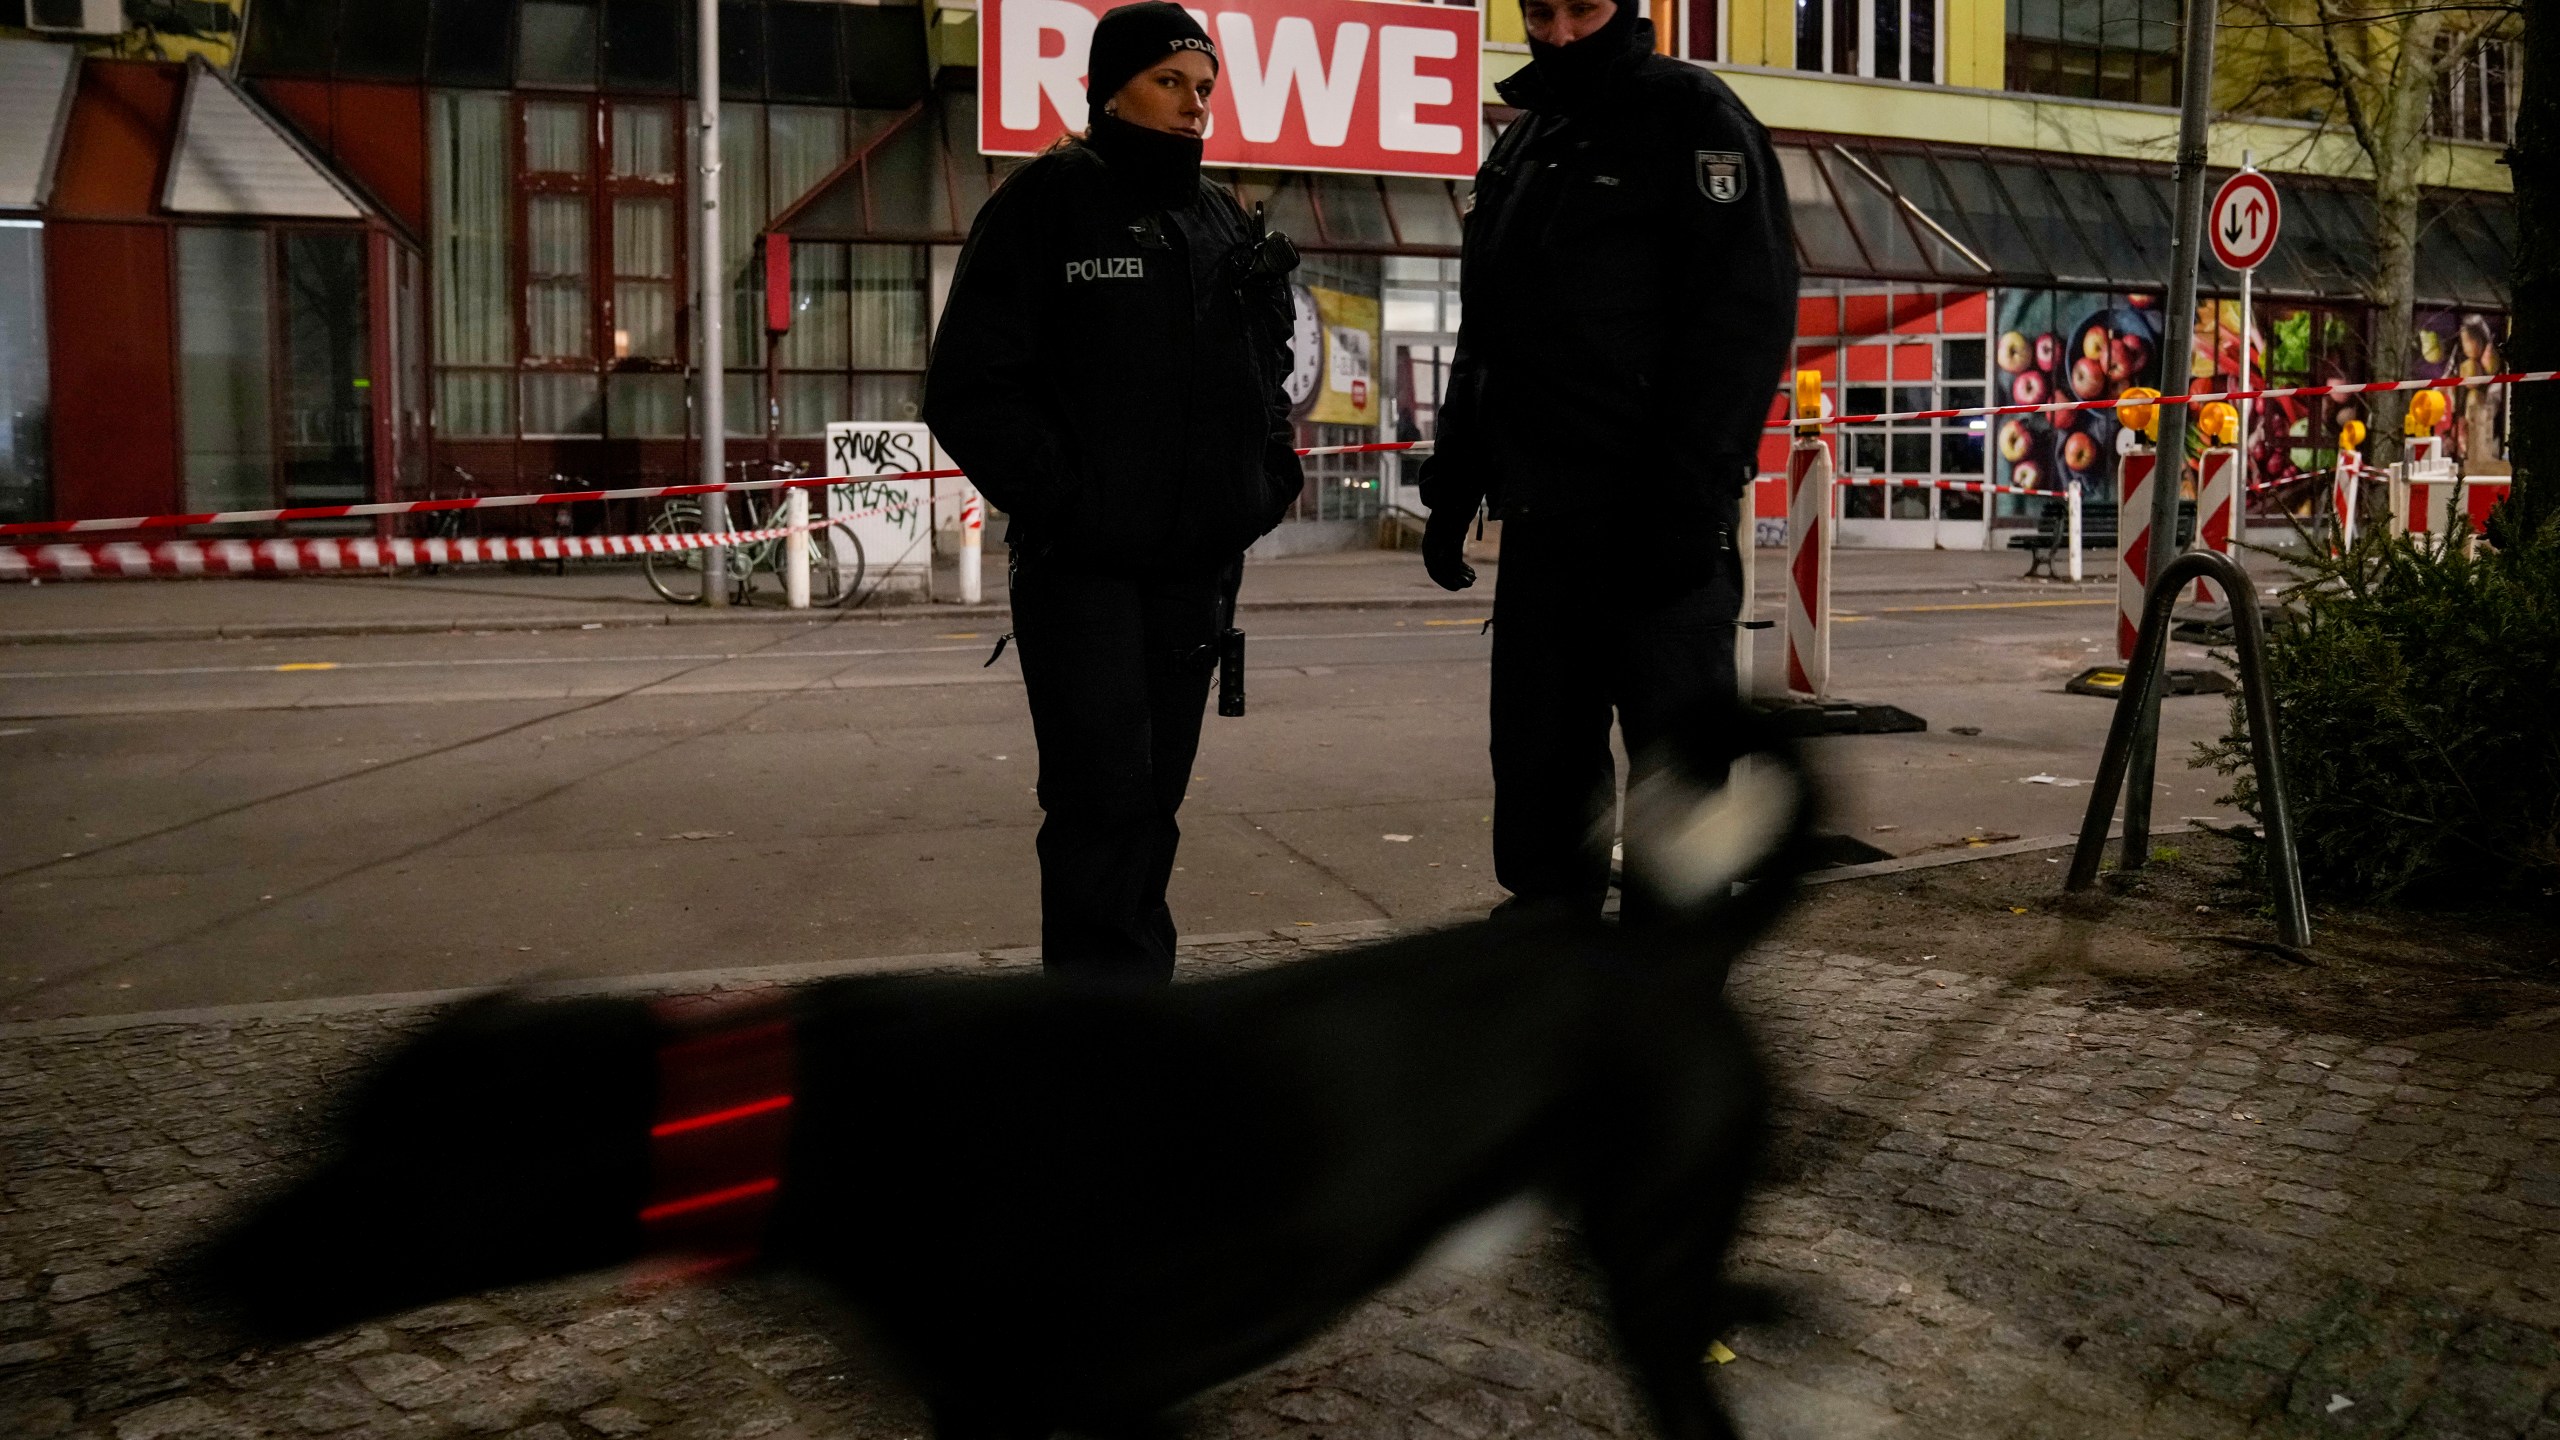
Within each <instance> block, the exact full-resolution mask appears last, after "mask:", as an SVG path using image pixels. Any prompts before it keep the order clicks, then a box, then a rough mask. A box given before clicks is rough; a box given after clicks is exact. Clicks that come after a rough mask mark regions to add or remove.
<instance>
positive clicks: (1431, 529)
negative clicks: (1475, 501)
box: [1422, 505, 1476, 590]
mask: <svg viewBox="0 0 2560 1440" xmlns="http://www.w3.org/2000/svg"><path fill="white" fill-rule="evenodd" d="M1475 518H1476V507H1475V506H1473V505H1470V506H1468V507H1467V508H1465V509H1463V510H1461V509H1459V508H1458V507H1457V506H1455V505H1443V506H1441V507H1439V508H1438V509H1436V510H1434V511H1432V512H1431V518H1430V519H1429V520H1427V521H1425V522H1423V526H1422V568H1423V569H1424V570H1425V571H1427V572H1428V573H1429V574H1430V576H1431V581H1432V583H1433V584H1435V585H1438V586H1439V587H1440V588H1441V589H1443V590H1464V589H1466V588H1467V587H1468V586H1470V585H1473V584H1474V583H1476V571H1475V567H1474V566H1472V565H1469V564H1468V563H1467V526H1468V525H1469V524H1470V523H1471V522H1473V521H1474V519H1475Z"/></svg>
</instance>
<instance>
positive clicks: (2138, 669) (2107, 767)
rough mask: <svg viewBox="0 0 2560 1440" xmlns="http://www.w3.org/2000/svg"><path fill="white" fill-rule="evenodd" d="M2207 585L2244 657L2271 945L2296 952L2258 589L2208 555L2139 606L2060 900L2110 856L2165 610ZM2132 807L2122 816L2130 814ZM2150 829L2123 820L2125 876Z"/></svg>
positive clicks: (2176, 570)
mask: <svg viewBox="0 0 2560 1440" xmlns="http://www.w3.org/2000/svg"><path fill="white" fill-rule="evenodd" d="M2196 580H2211V581H2212V582H2213V583H2214V585H2215V587H2216V588H2218V589H2219V590H2221V591H2222V598H2223V599H2224V600H2225V601H2227V602H2228V603H2229V604H2230V606H2231V634H2232V640H2233V642H2234V645H2235V646H2236V648H2237V649H2238V651H2239V655H2240V694H2241V699H2242V702H2243V703H2244V704H2245V705H2246V706H2247V707H2248V714H2249V755H2250V762H2251V764H2252V765H2253V766H2254V768H2255V769H2256V770H2257V772H2258V804H2259V807H2260V810H2261V812H2262V813H2263V815H2264V820H2265V823H2264V828H2265V830H2266V836H2267V850H2268V862H2267V863H2268V870H2269V874H2270V878H2271V879H2272V880H2273V882H2274V886H2275V907H2276V935H2277V937H2278V938H2279V939H2281V940H2282V941H2283V942H2284V943H2285V944H2287V945H2290V946H2292V947H2294V948H2295V949H2300V948H2302V947H2303V946H2306V945H2309V944H2310V943H2311V911H2310V907H2309V906H2308V905H2307V904H2306V903H2304V901H2303V898H2302V862H2301V858H2300V857H2299V856H2297V855H2296V854H2295V853H2294V848H2293V820H2292V800H2291V797H2290V796H2289V795H2288V794H2287V792H2286V790H2285V785H2284V765H2283V762H2282V759H2281V757H2279V756H2278V755H2277V753H2276V706H2275V697H2274V695H2272V694H2270V693H2269V691H2268V688H2267V635H2266V622H2265V620H2264V619H2263V618H2262V617H2261V616H2260V615H2259V613H2258V595H2257V589H2256V586H2255V584H2254V582H2252V581H2251V580H2250V579H2249V572H2248V571H2246V570H2243V569H2241V568H2240V564H2239V562H2238V561H2236V560H2233V559H2232V558H2230V557H2229V556H2227V555H2220V554H2216V553H2215V552H2213V551H2210V550H2190V551H2188V552H2186V553H2185V554H2183V555H2180V556H2179V557H2178V558H2176V559H2175V560H2172V561H2170V562H2169V563H2168V564H2167V565H2166V566H2165V567H2163V568H2162V569H2161V571H2160V573H2159V575H2158V576H2157V577H2155V578H2154V579H2153V580H2152V582H2151V593H2150V594H2149V595H2148V596H2146V597H2145V598H2144V600H2143V603H2142V630H2141V633H2140V635H2139V636H2138V638H2136V640H2135V641H2134V646H2133V663H2132V664H2131V665H2130V666H2129V667H2127V669H2126V671H2125V679H2124V690H2123V692H2122V693H2120V694H2118V695H2117V696H2116V716H2115V720H2114V722H2113V723H2112V724H2110V725H2109V726H2108V727H2107V749H2106V753H2105V754H2104V755H2103V756H2102V757H2101V758H2100V759H2099V761H2098V779H2097V782H2096V784H2095V785H2094V786H2093V787H2092V788H2091V790H2090V792H2089V813H2088V814H2087V815H2086V816H2085V817H2083V818H2082V820H2081V822H2080V843H2079V845H2078V846H2077V847H2075V848H2074V849H2073V850H2072V852H2071V876H2070V878H2069V879H2068V880H2066V881H2064V882H2063V887H2062V888H2063V889H2065V890H2072V891H2077V890H2086V889H2088V888H2089V887H2090V886H2091V885H2093V884H2095V883H2096V882H2097V879H2098V861H2099V858H2100V857H2101V856H2102V855H2103V854H2104V853H2105V851H2106V848H2107V823H2108V821H2109V820H2110V819H2111V818H2112V817H2113V816H2114V814H2115V808H2116V798H2117V795H2118V794H2119V792H2121V791H2122V790H2123V789H2124V777H2125V770H2126V769H2127V767H2129V766H2130V765H2131V764H2132V762H2133V732H2134V729H2135V722H2136V721H2137V720H2138V719H2139V718H2140V717H2141V714H2142V709H2143V706H2144V705H2145V704H2147V703H2149V701H2150V698H2151V691H2152V688H2153V687H2154V686H2156V685H2157V684H2159V683H2160V670H2161V663H2160V662H2161V658H2162V652H2164V651H2165V650H2167V649H2168V647H2169V610H2170V607H2172V606H2173V605H2175V604H2176V603H2177V601H2178V597H2179V596H2180V595H2182V594H2184V593H2185V592H2186V588H2187V585H2188V584H2189V582H2191V581H2196ZM2131 808H2133V807H2128V809H2131ZM2150 850H2151V831H2150V826H2149V825H2148V824H2146V823H2141V822H2140V821H2137V820H2136V819H2134V817H2132V816H2131V815H2130V814H2129V815H2128V816H2127V824H2126V825H2125V831H2124V851H2123V860H2122V862H2121V863H2122V865H2123V868H2125V869H2127V870H2137V869H2140V868H2141V867H2142V864H2143V862H2144V861H2145V860H2147V859H2148V858H2150Z"/></svg>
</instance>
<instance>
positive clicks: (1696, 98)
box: [1423, 22, 1796, 526]
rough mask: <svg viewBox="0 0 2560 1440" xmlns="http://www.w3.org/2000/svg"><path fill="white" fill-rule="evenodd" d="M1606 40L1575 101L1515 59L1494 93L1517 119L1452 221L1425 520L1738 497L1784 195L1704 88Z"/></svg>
mask: <svg viewBox="0 0 2560 1440" xmlns="http://www.w3.org/2000/svg"><path fill="white" fill-rule="evenodd" d="M1627 37H1628V38H1627V40H1626V48H1625V51H1624V53H1622V54H1619V55H1614V56H1610V57H1608V58H1607V63H1606V64H1605V65H1604V66H1602V67H1599V69H1598V73H1599V75H1600V77H1601V78H1602V81H1603V83H1599V84H1596V85H1591V86H1586V87H1583V88H1584V90H1585V92H1586V96H1587V98H1580V99H1575V100H1570V101H1569V100H1568V99H1567V97H1565V96H1562V95H1560V94H1558V93H1556V88H1555V87H1554V86H1552V85H1550V84H1548V83H1546V82H1545V81H1544V80H1543V79H1542V77H1541V75H1540V73H1539V67H1538V66H1537V65H1536V64H1532V65H1530V66H1529V67H1528V68H1526V69H1524V70H1522V71H1520V72H1519V73H1518V74H1516V75H1513V76H1512V77H1511V78H1509V79H1507V80H1504V81H1503V82H1502V83H1501V85H1500V87H1499V88H1500V90H1501V92H1502V97H1503V99H1505V100H1506V101H1509V102H1510V103H1511V104H1513V105H1516V106H1518V107H1519V108H1520V109H1521V111H1522V112H1523V113H1522V114H1521V115H1520V117H1519V118H1518V119H1516V120H1514V121H1513V122H1512V124H1511V126H1510V128H1509V129H1508V130H1506V131H1504V132H1503V135H1502V138H1501V139H1500V140H1499V141H1498V142H1496V143H1495V145H1494V147H1493V153H1492V154H1491V155H1490V156H1488V157H1487V158H1486V160H1485V163H1484V166H1483V168H1482V169H1481V170H1479V171H1478V172H1477V175H1476V185H1475V192H1474V195H1473V197H1472V202H1471V204H1470V207H1469V209H1468V213H1467V218H1466V233H1465V251H1464V254H1465V257H1466V259H1465V267H1464V270H1463V274H1462V278H1461V281H1460V283H1461V286H1462V292H1461V293H1462V295H1463V298H1464V301H1465V310H1464V312H1463V317H1464V318H1463V324H1462V326H1461V328H1460V330H1459V335H1458V355H1457V359H1456V362H1455V364H1454V365H1453V367H1452V370H1451V374H1450V380H1449V389H1448V394H1447V398H1446V400H1445V401H1444V402H1443V404H1442V407H1441V411H1440V416H1439V425H1438V429H1437V432H1436V434H1435V436H1434V438H1435V439H1436V440H1437V442H1438V446H1437V455H1436V457H1435V458H1434V460H1433V461H1432V462H1431V463H1430V464H1429V465H1428V466H1427V467H1426V471H1425V475H1424V478H1423V499H1424V501H1425V503H1426V504H1428V505H1430V506H1431V507H1432V508H1433V509H1435V510H1437V509H1439V508H1440V507H1441V506H1443V505H1456V506H1459V507H1461V508H1470V509H1471V508H1473V506H1474V505H1475V503H1476V502H1477V501H1479V500H1481V499H1485V498H1488V497H1489V498H1490V499H1491V500H1492V501H1493V504H1494V506H1495V510H1496V513H1498V514H1501V515H1504V516H1514V517H1516V516H1524V515H1534V514H1539V513H1556V512H1587V511H1593V510H1598V509H1602V508H1610V509H1616V510H1622V511H1624V512H1625V513H1626V515H1627V518H1628V519H1629V520H1630V521H1632V522H1634V523H1636V524H1639V525H1647V526H1654V525H1662V524H1671V525H1675V526H1685V525H1686V524H1689V523H1694V522H1697V521H1702V520H1709V519H1712V518H1714V517H1719V516H1729V515H1731V513H1732V509H1731V507H1732V504H1733V500H1734V497H1735V495H1736V494H1737V493H1738V487H1741V486H1744V485H1747V484H1748V483H1749V479H1750V475H1751V472H1752V469H1753V465H1754V461H1755V458H1756V455H1757V452H1758V449H1759V440H1760V430H1761V426H1762V425H1764V424H1765V423H1767V421H1768V416H1769V403H1770V398H1771V396H1772V394H1773V392H1774V391H1775V389H1776V387H1777V385H1778V382H1779V380H1780V378H1781V375H1782V373H1783V371H1784V369H1785V367H1786V364H1787V361H1788V359H1789V350H1790V348H1791V346H1792V345H1793V341H1794V334H1795V320H1796V256H1795V240H1794V231H1793V228H1792V226H1791V225H1790V223H1789V219H1788V211H1787V195H1786V185H1785V182H1784V180H1783V179H1782V177H1781V176H1780V174H1779V171H1778V166H1777V158H1776V156H1775V155H1774V154H1773V153H1772V152H1771V150H1770V147H1769V138H1768V132H1767V131H1765V130H1763V129H1762V128H1761V126H1760V123H1759V122H1758V121H1756V120H1754V119H1753V118H1752V117H1751V114H1750V112H1749V111H1747V110H1745V109H1744V108H1743V106H1742V102H1741V101H1740V100H1738V99H1736V98H1735V97H1734V94H1733V92H1732V91H1731V90H1729V89H1727V88H1725V85H1724V82H1723V81H1721V80H1719V79H1717V78H1716V77H1715V76H1714V75H1712V74H1710V73H1708V72H1707V71H1704V70H1701V69H1698V68H1697V67H1696V66H1693V65H1685V64H1682V63H1681V62H1679V61H1677V60H1673V59H1670V58H1668V57H1666V56H1661V55H1656V54H1654V53H1653V35H1652V26H1651V24H1650V23H1649V22H1638V23H1637V24H1635V25H1634V26H1632V27H1630V29H1629V30H1628V32H1627ZM1595 38H1597V37H1595ZM1584 43H1589V42H1584ZM1572 48H1578V46H1577V47H1572Z"/></svg>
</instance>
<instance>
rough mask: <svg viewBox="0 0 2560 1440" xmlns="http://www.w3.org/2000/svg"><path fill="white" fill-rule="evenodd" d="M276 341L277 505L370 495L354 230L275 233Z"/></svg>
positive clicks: (370, 381)
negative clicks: (279, 347) (280, 494)
mask: <svg viewBox="0 0 2560 1440" xmlns="http://www.w3.org/2000/svg"><path fill="white" fill-rule="evenodd" d="M276 261H277V274H278V278H279V280H280V281H281V282H282V283H281V284H280V285H279V286H278V287H277V298H278V299H279V300H280V301H281V302H282V309H283V315H282V317H281V323H280V324H279V325H278V326H277V333H278V334H279V335H280V336H281V337H282V339H283V341H284V355H283V363H282V364H281V365H279V366H278V367H277V369H276V380H277V386H278V391H279V398H280V399H281V401H282V404H283V414H282V416H281V419H282V421H283V423H282V424H281V425H280V426H279V427H278V440H279V443H280V444H281V447H282V450H283V455H282V459H283V467H282V469H283V479H284V503H286V504H287V505H344V504H353V503H355V502H358V501H361V500H365V499H369V498H371V496H372V493H373V470H372V456H373V427H372V421H373V403H372V402H373V385H374V378H375V377H374V376H373V374H372V368H373V367H372V362H371V358H370V355H371V346H370V344H369V343H368V341H369V339H370V336H369V333H368V327H367V323H366V317H367V314H368V311H369V307H368V306H367V304H366V303H365V300H366V297H365V263H364V237H363V236H362V235H359V234H355V233H352V232H349V231H343V230H334V231H310V230H303V231H296V230H288V231H285V232H283V233H281V234H279V235H278V236H277V237H276Z"/></svg>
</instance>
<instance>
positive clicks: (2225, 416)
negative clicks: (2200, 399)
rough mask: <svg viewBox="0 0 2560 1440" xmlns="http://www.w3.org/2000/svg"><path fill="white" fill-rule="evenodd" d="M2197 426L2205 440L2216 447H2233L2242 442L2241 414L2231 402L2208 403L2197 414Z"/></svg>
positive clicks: (2215, 401) (2214, 401)
mask: <svg viewBox="0 0 2560 1440" xmlns="http://www.w3.org/2000/svg"><path fill="white" fill-rule="evenodd" d="M2196 426H2197V428H2198V429H2201V430H2202V431H2204V438H2205V439H2207V440H2209V441H2211V442H2213V443H2214V444H2216V445H2233V444H2237V443H2238V442H2239V440H2240V412H2239V410H2237V409H2236V408H2234V407H2233V406H2232V405H2231V404H2230V402H2228V401H2224V400H2213V401H2208V402H2207V403H2206V404H2205V407H2204V409H2202V410H2201V411H2199V412H2197V414H2196Z"/></svg>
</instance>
